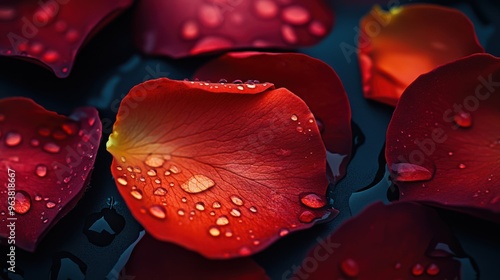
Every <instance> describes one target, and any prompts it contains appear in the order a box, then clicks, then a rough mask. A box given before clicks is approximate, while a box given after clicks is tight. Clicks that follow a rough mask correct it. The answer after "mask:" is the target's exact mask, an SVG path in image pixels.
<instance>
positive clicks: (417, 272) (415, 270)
mask: <svg viewBox="0 0 500 280" xmlns="http://www.w3.org/2000/svg"><path fill="white" fill-rule="evenodd" d="M423 273H424V267H423V266H422V265H421V264H419V263H417V264H415V265H414V266H413V267H412V268H411V274H413V275H414V276H420V275H422V274H423Z"/></svg>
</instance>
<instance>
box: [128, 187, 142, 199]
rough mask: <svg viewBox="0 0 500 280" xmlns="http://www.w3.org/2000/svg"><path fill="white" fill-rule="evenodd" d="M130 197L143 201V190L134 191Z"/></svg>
mask: <svg viewBox="0 0 500 280" xmlns="http://www.w3.org/2000/svg"><path fill="white" fill-rule="evenodd" d="M130 195H132V196H133V197H134V198H135V199H137V200H141V199H142V192H141V190H137V189H136V190H132V191H130Z"/></svg>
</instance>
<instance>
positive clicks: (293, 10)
mask: <svg viewBox="0 0 500 280" xmlns="http://www.w3.org/2000/svg"><path fill="white" fill-rule="evenodd" d="M281 17H282V18H283V20H284V21H286V22H288V23H290V24H295V25H302V24H305V23H307V22H308V21H309V20H310V19H311V15H310V13H309V11H307V10H306V9H305V8H304V7H301V6H298V5H293V6H289V7H286V8H285V9H283V12H282V14H281Z"/></svg>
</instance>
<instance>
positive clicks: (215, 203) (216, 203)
mask: <svg viewBox="0 0 500 280" xmlns="http://www.w3.org/2000/svg"><path fill="white" fill-rule="evenodd" d="M212 207H213V208H214V209H219V208H221V204H220V202H218V201H215V202H214V203H213V204H212Z"/></svg>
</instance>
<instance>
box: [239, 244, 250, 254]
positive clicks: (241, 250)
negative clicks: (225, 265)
mask: <svg viewBox="0 0 500 280" xmlns="http://www.w3.org/2000/svg"><path fill="white" fill-rule="evenodd" d="M238 253H239V254H240V255H241V256H248V255H250V254H251V253H252V251H250V249H249V248H248V247H246V246H244V247H241V248H240V250H239V251H238Z"/></svg>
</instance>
